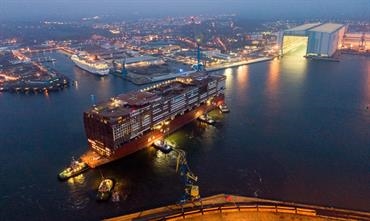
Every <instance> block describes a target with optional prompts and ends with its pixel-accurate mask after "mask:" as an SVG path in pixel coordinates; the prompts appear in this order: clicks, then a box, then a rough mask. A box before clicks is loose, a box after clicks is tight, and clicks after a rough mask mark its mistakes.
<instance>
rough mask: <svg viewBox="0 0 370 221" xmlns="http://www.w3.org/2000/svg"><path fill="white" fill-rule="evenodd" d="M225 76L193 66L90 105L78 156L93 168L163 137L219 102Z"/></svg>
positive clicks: (214, 106)
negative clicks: (192, 70) (190, 70)
mask: <svg viewBox="0 0 370 221" xmlns="http://www.w3.org/2000/svg"><path fill="white" fill-rule="evenodd" d="M225 79H226V77H225V76H223V75H211V74H208V73H206V72H196V73H192V74H188V75H186V76H182V77H178V78H176V79H174V80H169V81H166V82H163V83H160V84H157V85H154V86H150V87H148V88H145V89H142V90H138V91H132V92H128V93H125V94H120V95H118V96H115V97H112V98H110V99H109V100H107V101H105V102H102V103H100V104H97V105H94V106H93V107H91V108H90V109H89V110H87V111H86V112H85V113H84V126H85V132H86V136H87V139H88V146H89V150H88V151H87V152H86V153H85V154H84V155H82V156H81V159H82V160H83V161H84V162H85V163H87V164H88V165H89V166H90V167H92V168H94V167H96V166H100V165H102V164H105V163H108V162H111V161H113V160H116V159H119V158H121V157H124V156H127V155H129V154H131V153H134V152H136V151H138V150H140V149H142V148H145V147H148V146H150V145H151V144H153V142H154V141H156V140H158V139H163V138H164V137H165V136H166V135H167V134H168V133H172V132H173V131H175V130H177V129H179V128H180V127H182V126H184V125H185V124H187V123H189V122H191V121H192V120H194V119H196V118H198V117H199V116H201V115H202V114H205V113H207V112H209V111H211V110H212V109H215V108H216V107H218V106H220V105H222V104H224V89H225Z"/></svg>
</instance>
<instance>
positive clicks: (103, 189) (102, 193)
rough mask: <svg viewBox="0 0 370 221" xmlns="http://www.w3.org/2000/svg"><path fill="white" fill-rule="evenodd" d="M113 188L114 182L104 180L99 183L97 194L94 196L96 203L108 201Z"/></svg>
mask: <svg viewBox="0 0 370 221" xmlns="http://www.w3.org/2000/svg"><path fill="white" fill-rule="evenodd" d="M113 186H114V181H113V180H112V179H104V180H103V181H101V182H100V184H99V188H98V194H96V200H97V201H106V200H108V199H109V197H110V195H111V193H112V189H113Z"/></svg>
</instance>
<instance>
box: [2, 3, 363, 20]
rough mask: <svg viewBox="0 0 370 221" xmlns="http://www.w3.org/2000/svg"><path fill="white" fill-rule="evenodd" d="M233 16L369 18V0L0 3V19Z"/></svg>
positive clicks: (259, 17)
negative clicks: (109, 16) (103, 16)
mask: <svg viewBox="0 0 370 221" xmlns="http://www.w3.org/2000/svg"><path fill="white" fill-rule="evenodd" d="M202 13H203V14H220V13H236V14H237V15H241V16H243V17H246V18H252V19H264V18H266V19H269V18H328V19H333V18H360V19H370V1H369V0H351V1H350V0H258V1H257V0H0V19H1V20H7V21H9V20H18V21H23V20H24V21H27V20H29V19H32V20H34V19H45V18H80V17H81V16H93V15H107V14H109V15H115V16H121V17H122V18H131V17H137V16H172V15H196V14H202Z"/></svg>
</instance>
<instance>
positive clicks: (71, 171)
mask: <svg viewBox="0 0 370 221" xmlns="http://www.w3.org/2000/svg"><path fill="white" fill-rule="evenodd" d="M88 169H89V167H88V166H87V164H86V163H84V162H81V161H78V160H75V159H74V158H73V157H72V161H71V165H70V166H69V167H67V168H66V169H64V170H63V171H62V172H60V173H59V174H58V178H59V179H60V180H67V179H69V178H71V177H74V176H77V175H79V174H81V173H83V172H85V171H86V170H88Z"/></svg>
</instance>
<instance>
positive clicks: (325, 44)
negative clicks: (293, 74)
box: [280, 23, 345, 57]
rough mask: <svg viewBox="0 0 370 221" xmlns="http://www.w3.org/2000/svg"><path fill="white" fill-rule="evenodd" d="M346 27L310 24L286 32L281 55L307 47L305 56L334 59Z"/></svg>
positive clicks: (282, 41) (282, 37)
mask: <svg viewBox="0 0 370 221" xmlns="http://www.w3.org/2000/svg"><path fill="white" fill-rule="evenodd" d="M344 32H345V26H344V25H342V24H335V23H325V24H321V23H309V24H304V25H300V26H297V27H294V28H291V29H288V30H285V31H284V32H283V33H282V36H281V38H280V39H281V40H280V42H281V55H285V54H287V53H289V52H292V51H294V50H296V49H297V48H301V47H305V56H317V57H332V56H333V55H334V54H335V52H336V51H337V49H338V48H339V46H340V45H341V44H342V41H343V36H344Z"/></svg>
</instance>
